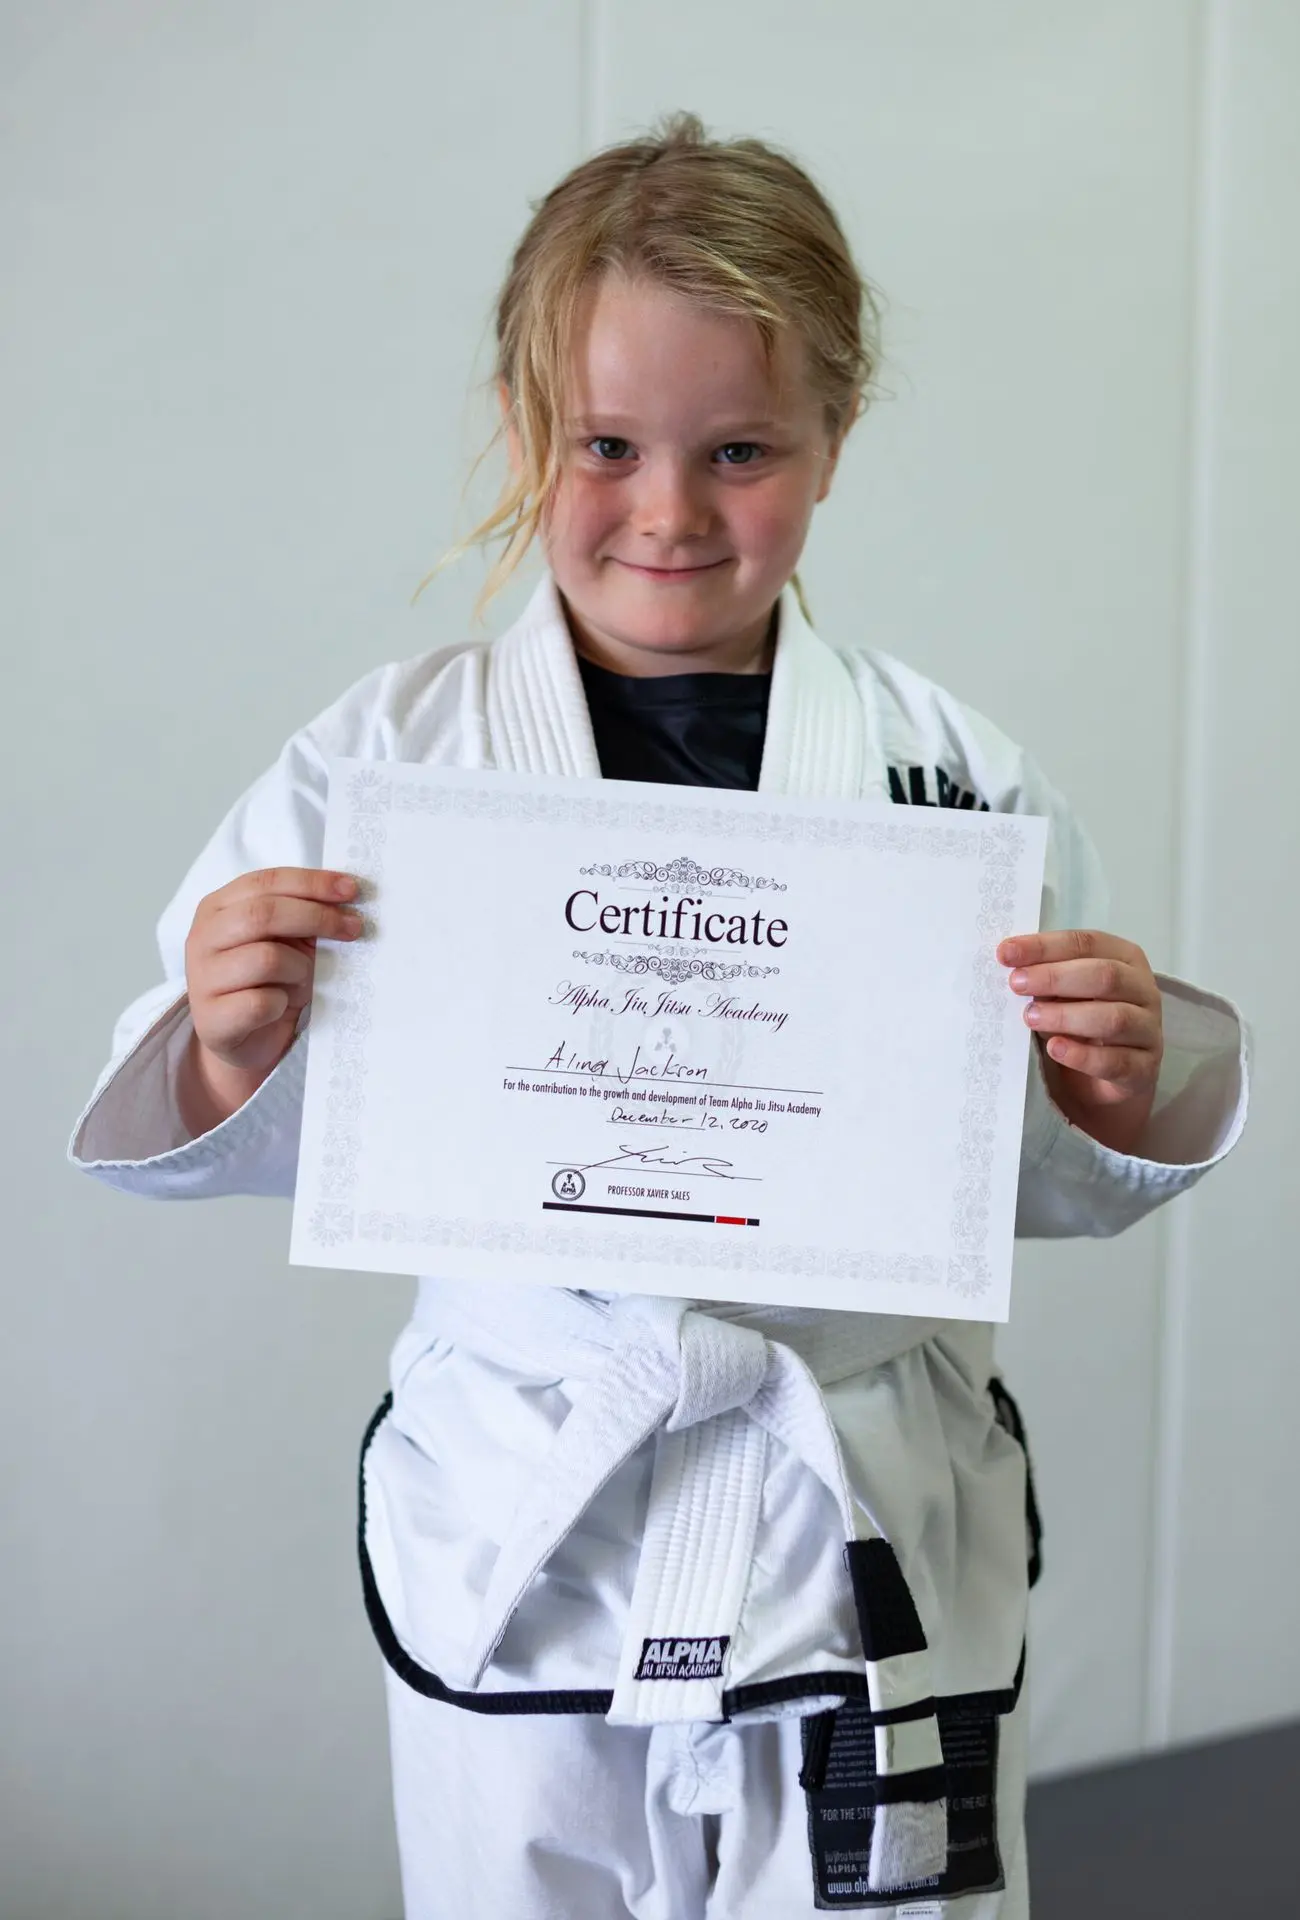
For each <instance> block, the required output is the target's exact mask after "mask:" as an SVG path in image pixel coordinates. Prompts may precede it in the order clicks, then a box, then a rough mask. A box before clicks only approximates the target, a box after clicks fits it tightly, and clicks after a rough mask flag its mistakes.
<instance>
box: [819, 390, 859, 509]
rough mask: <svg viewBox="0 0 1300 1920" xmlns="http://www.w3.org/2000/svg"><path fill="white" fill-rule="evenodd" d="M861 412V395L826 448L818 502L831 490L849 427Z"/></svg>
mask: <svg viewBox="0 0 1300 1920" xmlns="http://www.w3.org/2000/svg"><path fill="white" fill-rule="evenodd" d="M861 412H862V396H861V395H859V396H858V397H857V399H855V401H854V403H853V411H852V413H851V414H850V415H849V417H848V419H847V420H846V421H845V422H844V425H843V426H842V427H841V428H840V431H839V432H838V433H837V434H836V436H835V438H834V439H833V440H832V441H831V443H830V446H829V447H828V448H827V450H826V457H825V464H824V465H823V467H822V475H821V479H820V480H819V481H818V483H817V499H818V502H820V501H822V500H824V499H825V498H826V496H827V494H828V493H829V492H830V490H831V481H832V480H833V479H834V478H835V469H836V467H837V466H838V465H839V462H840V454H841V453H842V451H843V449H844V442H845V441H846V440H847V439H848V437H849V429H850V428H851V427H852V425H853V423H854V421H855V420H856V419H857V417H858V415H859V414H860V413H861Z"/></svg>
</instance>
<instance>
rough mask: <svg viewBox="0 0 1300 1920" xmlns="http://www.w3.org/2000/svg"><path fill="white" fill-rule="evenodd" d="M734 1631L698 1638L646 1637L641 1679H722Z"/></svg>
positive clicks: (643, 1645)
mask: <svg viewBox="0 0 1300 1920" xmlns="http://www.w3.org/2000/svg"><path fill="white" fill-rule="evenodd" d="M730 1645H731V1635H730V1634H727V1633H715V1634H714V1635H713V1637H712V1639H710V1638H709V1637H708V1636H707V1635H705V1636H704V1637H703V1638H701V1639H698V1640H644V1641H642V1643H641V1661H640V1665H639V1666H638V1667H637V1670H636V1674H635V1678H636V1679H638V1680H720V1679H721V1678H722V1666H723V1662H724V1661H725V1660H726V1657H727V1648H728V1647H729V1646H730Z"/></svg>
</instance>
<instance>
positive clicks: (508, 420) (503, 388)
mask: <svg viewBox="0 0 1300 1920" xmlns="http://www.w3.org/2000/svg"><path fill="white" fill-rule="evenodd" d="M497 404H498V406H499V407H500V408H501V424H502V426H503V427H504V429H505V436H506V453H507V455H508V456H509V460H510V471H511V473H513V474H514V475H516V477H517V476H518V475H519V473H520V472H521V471H522V468H523V464H524V455H523V449H522V447H521V446H520V444H519V432H518V429H517V428H516V426H515V422H514V406H513V403H512V401H511V399H510V389H509V387H507V385H506V383H505V381H504V380H498V381H497Z"/></svg>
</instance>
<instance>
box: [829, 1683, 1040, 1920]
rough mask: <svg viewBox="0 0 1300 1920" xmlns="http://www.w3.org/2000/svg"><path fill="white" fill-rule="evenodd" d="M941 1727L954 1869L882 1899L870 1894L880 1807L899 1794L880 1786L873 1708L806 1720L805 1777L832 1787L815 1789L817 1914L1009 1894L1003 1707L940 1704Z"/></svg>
mask: <svg viewBox="0 0 1300 1920" xmlns="http://www.w3.org/2000/svg"><path fill="white" fill-rule="evenodd" d="M938 1720H939V1740H940V1744H941V1745H942V1747H943V1760H944V1773H945V1776H946V1782H947V1790H948V1865H947V1869H946V1870H945V1872H943V1873H942V1874H940V1875H939V1876H938V1877H937V1878H932V1879H929V1880H918V1881H916V1882H915V1883H914V1884H913V1885H912V1886H910V1887H906V1888H897V1887H895V1888H893V1889H891V1891H890V1892H888V1893H872V1892H871V1891H870V1889H869V1888H868V1885H867V1869H868V1866H869V1863H870V1860H871V1829H872V1826H873V1824H874V1821H875V1818H876V1806H877V1802H878V1800H879V1799H880V1798H882V1797H883V1796H884V1794H885V1793H889V1790H890V1789H891V1788H893V1787H894V1786H895V1781H894V1780H893V1779H892V1778H891V1779H890V1780H888V1781H883V1782H882V1781H878V1780H877V1778H876V1741H875V1733H874V1729H873V1727H872V1724H871V1714H870V1709H869V1708H868V1707H867V1705H866V1703H865V1702H859V1701H853V1700H850V1701H846V1702H845V1704H844V1705H843V1706H842V1707H839V1708H837V1709H836V1710H835V1712H833V1713H825V1714H812V1715H810V1716H809V1717H808V1718H806V1719H805V1720H804V1722H803V1727H802V1733H803V1748H804V1761H805V1773H808V1772H810V1771H811V1773H812V1775H813V1777H814V1778H817V1777H820V1778H821V1780H822V1784H821V1786H820V1787H816V1788H810V1789H808V1790H807V1800H808V1847H809V1851H810V1853H811V1854H812V1869H813V1889H814V1897H813V1904H814V1905H815V1906H817V1907H819V1908H829V1909H832V1910H835V1909H848V1908H860V1907H894V1906H898V1905H899V1904H904V1905H905V1904H906V1903H907V1902H908V1901H912V1900H916V1901H924V1900H926V1899H934V1900H952V1899H956V1898H957V1896H958V1895H960V1894H967V1893H996V1892H998V1891H1000V1889H1001V1888H1002V1887H1003V1886H1004V1885H1005V1881H1004V1878H1003V1873H1002V1859H1001V1856H1000V1854H999V1852H998V1834H997V1771H998V1720H999V1716H998V1713H997V1711H996V1709H995V1708H993V1707H980V1708H975V1709H973V1710H972V1709H970V1708H965V1709H961V1710H958V1711H955V1712H953V1711H948V1712H945V1710H944V1707H943V1704H942V1702H940V1705H939V1711H938ZM817 1749H822V1751H817ZM810 1762H811V1766H810V1764H809V1763H810ZM905 1778H906V1776H902V1779H900V1780H899V1782H898V1784H899V1785H900V1786H901V1785H902V1781H903V1780H905ZM889 1797H890V1798H895V1797H897V1795H896V1793H890V1794H889Z"/></svg>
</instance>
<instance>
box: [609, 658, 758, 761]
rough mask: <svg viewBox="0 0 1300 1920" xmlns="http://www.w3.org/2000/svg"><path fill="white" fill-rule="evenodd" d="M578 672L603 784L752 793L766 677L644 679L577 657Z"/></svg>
mask: <svg viewBox="0 0 1300 1920" xmlns="http://www.w3.org/2000/svg"><path fill="white" fill-rule="evenodd" d="M578 667H579V670H580V672H581V674H582V685H583V689H584V691H585V693H586V695H587V707H588V710H589V711H590V713H591V727H592V732H593V733H594V734H595V736H596V753H597V756H598V757H599V760H600V771H601V774H602V775H603V776H604V778H605V779H606V780H661V781H665V782H669V783H671V784H672V785H673V786H679V787H746V788H748V789H749V790H750V792H753V791H754V790H755V789H756V788H757V786H758V774H759V768H760V767H761V765H762V762H763V735H764V733H765V732H766V730H767V703H768V696H769V695H770V693H771V691H772V676H771V674H770V673H668V674H663V675H659V676H656V677H655V678H653V679H646V680H643V679H634V678H633V677H632V676H631V675H629V674H624V673H610V672H609V670H608V669H607V668H606V667H598V666H595V665H593V663H592V662H591V661H590V660H583V659H582V658H581V657H580V658H579V660H578Z"/></svg>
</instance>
